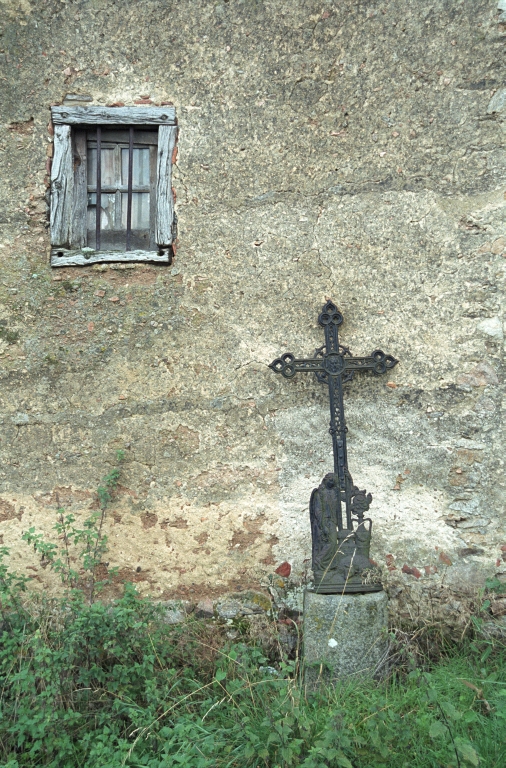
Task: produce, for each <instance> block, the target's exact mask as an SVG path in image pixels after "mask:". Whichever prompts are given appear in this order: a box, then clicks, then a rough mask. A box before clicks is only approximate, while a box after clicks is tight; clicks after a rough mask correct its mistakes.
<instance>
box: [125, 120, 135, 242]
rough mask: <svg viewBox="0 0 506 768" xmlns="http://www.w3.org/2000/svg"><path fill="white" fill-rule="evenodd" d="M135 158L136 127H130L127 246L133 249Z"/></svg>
mask: <svg viewBox="0 0 506 768" xmlns="http://www.w3.org/2000/svg"><path fill="white" fill-rule="evenodd" d="M133 159H134V129H133V128H132V127H130V129H129V132H128V195H127V223H126V248H125V250H127V251H131V250H132V186H133Z"/></svg>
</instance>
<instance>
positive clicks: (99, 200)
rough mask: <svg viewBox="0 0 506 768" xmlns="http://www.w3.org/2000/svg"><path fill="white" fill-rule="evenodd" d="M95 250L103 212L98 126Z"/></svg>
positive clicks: (97, 244)
mask: <svg viewBox="0 0 506 768" xmlns="http://www.w3.org/2000/svg"><path fill="white" fill-rule="evenodd" d="M96 200H97V202H96V224H95V250H96V251H99V250H100V216H101V213H102V129H101V127H100V126H97V193H96Z"/></svg>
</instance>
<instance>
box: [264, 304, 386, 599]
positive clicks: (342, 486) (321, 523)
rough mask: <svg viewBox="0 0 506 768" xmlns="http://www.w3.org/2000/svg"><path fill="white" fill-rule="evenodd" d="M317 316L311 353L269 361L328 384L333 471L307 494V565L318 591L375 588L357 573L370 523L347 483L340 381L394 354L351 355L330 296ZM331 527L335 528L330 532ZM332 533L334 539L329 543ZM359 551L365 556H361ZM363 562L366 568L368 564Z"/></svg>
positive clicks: (381, 366)
mask: <svg viewBox="0 0 506 768" xmlns="http://www.w3.org/2000/svg"><path fill="white" fill-rule="evenodd" d="M318 322H319V324H320V325H321V326H323V328H324V331H325V344H324V345H323V347H320V348H319V349H316V350H315V353H314V356H313V357H312V358H309V359H298V358H296V357H295V355H292V354H291V353H290V352H288V353H286V354H284V355H282V356H281V357H278V358H276V360H274V361H273V362H272V363H271V364H270V366H269V368H272V369H273V371H275V372H276V373H280V374H281V375H282V376H284V377H285V378H287V379H291V378H293V377H294V376H295V374H296V373H314V374H315V375H316V378H317V379H318V381H319V382H321V383H324V384H327V386H328V388H329V399H330V429H329V432H330V434H331V436H332V447H333V451H334V473H333V475H327V476H326V478H325V479H324V481H323V482H322V484H321V485H320V487H319V488H318V489H315V491H313V495H312V497H311V525H312V533H313V571H314V572H315V580H316V587H317V588H318V591H320V592H335V591H344V592H360V591H372V590H377V589H381V585H380V584H369V585H367V584H364V579H363V578H361V574H362V573H363V572H365V571H366V570H367V567H366V565H367V563H369V560H368V555H369V544H370V532H371V526H372V523H371V526H370V527H369V529H368V530H366V527H365V523H366V522H368V520H364V512H365V511H367V509H369V504H370V503H371V501H372V496H371V494H367V495H366V493H365V491H359V489H358V488H357V487H356V486H354V485H353V481H352V479H351V475H350V473H349V471H348V457H347V451H346V432H347V431H348V430H347V428H346V423H345V419H344V405H343V383H346V382H347V381H350V380H351V379H352V378H353V376H354V374H355V371H372V372H373V373H375V374H378V375H379V374H382V373H386V372H387V370H389V369H390V368H393V367H394V365H396V364H397V363H398V360H396V359H395V358H394V357H392V355H386V354H385V353H384V352H383V351H382V350H381V349H377V350H375V351H374V352H373V353H372V354H371V355H370V356H369V357H352V356H351V353H350V350H349V349H348V348H347V347H343V346H342V345H341V344H340V343H339V336H338V332H337V329H338V327H339V326H340V325H341V323H342V322H343V316H342V314H341V313H340V312H339V310H338V309H337V307H336V305H335V304H333V303H332V302H331V301H328V302H327V303H326V304H325V306H324V307H323V308H322V311H321V312H320V314H319V316H318ZM343 505H344V511H345V515H346V520H345V521H344V520H343ZM369 522H370V521H369ZM354 523H355V528H354V526H353V524H354ZM333 531H336V536H334V535H333ZM366 534H367V535H366ZM329 537H330V538H329ZM334 538H335V539H336V541H335V542H334V543H333V539H334ZM315 539H316V541H315ZM366 539H367V541H366ZM352 540H353V541H352ZM350 544H351V545H352V546H351V547H350ZM324 545H326V546H324ZM334 550H335V551H334ZM345 554H346V557H344V555H345ZM363 557H366V561H364V560H363ZM350 558H351V560H350ZM344 560H346V561H347V565H346V564H345V567H344V570H343V567H341V566H343V563H344ZM348 561H350V562H348ZM368 568H369V569H370V568H371V566H370V564H369V565H368ZM337 571H339V573H337ZM359 587H360V588H359Z"/></svg>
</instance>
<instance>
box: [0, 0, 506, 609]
mask: <svg viewBox="0 0 506 768" xmlns="http://www.w3.org/2000/svg"><path fill="white" fill-rule="evenodd" d="M0 7H1V9H2V14H1V15H2V16H3V20H2V24H3V33H2V37H1V38H0V60H1V65H2V73H1V83H2V98H3V105H2V110H1V126H0V130H1V136H0V164H1V179H2V181H1V182H0V198H1V203H0V219H1V224H2V233H1V236H0V259H1V268H2V274H1V280H0V378H1V391H0V398H1V412H0V421H1V424H2V429H1V442H0V455H1V463H0V533H1V535H2V537H3V543H4V544H5V545H7V546H9V547H10V549H11V555H12V562H13V564H14V566H15V567H16V568H18V569H22V568H23V567H24V568H26V569H28V573H30V574H31V575H32V577H33V582H34V584H35V585H36V586H37V585H38V586H39V587H42V586H43V585H46V584H48V583H50V581H51V576H50V574H49V573H48V569H44V568H42V566H41V563H40V562H39V561H38V560H37V559H36V558H35V556H34V554H33V553H32V552H30V550H29V549H28V548H27V546H26V544H25V543H24V542H22V541H21V540H20V536H21V534H22V532H23V531H26V530H27V529H28V528H29V527H30V526H32V525H34V526H36V527H37V528H38V529H40V530H44V531H46V533H47V535H52V534H50V531H51V527H52V525H53V523H54V517H55V508H56V500H57V494H59V498H60V503H61V504H62V505H63V506H65V508H66V509H67V510H68V511H73V512H74V513H75V514H77V515H78V517H81V516H85V515H86V514H87V513H88V510H89V509H90V507H92V506H93V504H94V502H95V495H94V493H95V489H96V487H97V484H98V482H99V480H100V478H101V477H102V476H103V475H104V474H105V472H107V471H108V470H109V469H110V467H111V466H112V465H113V463H114V455H115V451H116V450H117V449H120V448H124V449H125V452H126V461H125V467H124V474H123V478H122V485H121V488H120V493H119V495H118V497H117V499H116V501H115V504H114V507H113V511H112V513H111V515H110V516H109V521H108V529H107V532H108V535H109V541H110V551H109V554H108V557H109V561H110V564H111V565H114V566H118V568H119V572H120V575H121V576H122V577H123V578H130V579H134V580H135V581H136V583H137V584H138V586H139V588H140V589H141V590H142V591H144V592H148V593H151V594H154V595H156V596H164V597H171V596H177V595H179V596H182V597H184V596H189V597H191V596H192V595H193V596H195V597H198V596H199V595H218V594H220V593H224V592H226V591H227V590H236V589H238V588H244V589H245V588H249V587H254V588H256V587H258V585H259V583H260V584H262V583H265V584H266V583H267V581H266V577H267V576H268V574H269V573H272V572H273V571H274V569H275V568H276V567H277V565H279V564H280V563H281V562H282V561H288V562H289V563H290V564H291V566H292V572H291V579H292V583H293V584H294V585H296V584H297V583H298V582H300V580H301V579H302V578H303V575H304V574H305V573H306V572H307V569H308V564H309V561H308V558H309V557H310V529H309V520H308V500H309V496H310V492H311V490H312V488H313V487H315V486H316V485H318V483H319V481H320V479H321V477H322V476H323V475H324V474H325V473H326V472H327V471H329V470H330V469H331V466H332V465H331V450H330V438H329V436H328V433H327V428H328V414H327V407H328V406H327V399H326V391H325V388H323V387H321V385H319V384H317V382H316V381H314V380H313V379H311V378H309V377H308V376H302V375H299V376H298V377H296V378H295V379H294V380H292V381H286V380H284V379H281V377H277V376H275V375H274V374H273V373H272V371H271V370H269V369H268V368H267V364H268V363H269V362H270V361H271V360H272V359H273V358H274V357H276V356H277V355H278V354H279V353H280V352H282V351H288V350H291V351H294V352H296V353H297V354H299V355H307V354H309V353H311V352H312V351H313V349H314V348H315V347H317V346H320V345H321V344H322V333H321V329H319V328H318V326H317V325H316V317H317V313H318V311H319V308H320V306H321V305H322V303H323V302H324V301H325V300H326V299H327V298H332V299H333V301H335V302H336V304H337V305H338V306H339V308H340V310H341V311H342V313H343V315H344V319H345V320H344V325H343V326H342V332H341V340H342V343H343V344H345V345H346V346H349V347H350V348H351V350H352V351H353V353H354V354H369V353H370V352H371V351H372V350H373V349H376V348H378V347H380V348H383V349H384V350H385V351H387V352H389V353H391V354H393V355H395V356H396V357H398V358H399V359H400V361H401V362H400V363H399V365H398V366H397V367H396V368H395V370H394V371H393V372H392V373H391V375H390V377H389V378H388V380H387V378H386V377H382V378H374V377H373V376H371V375H363V376H357V377H356V378H355V381H353V382H352V383H351V384H350V385H347V387H346V400H345V406H346V409H347V419H348V425H349V462H350V471H351V473H352V475H353V478H354V481H355V483H356V484H357V485H359V486H360V487H361V488H364V487H365V488H367V490H368V491H371V492H372V493H373V496H374V501H373V505H372V507H371V514H372V516H373V518H374V540H373V552H372V556H373V557H374V559H375V560H376V561H377V563H378V564H379V565H381V566H382V567H383V568H384V572H385V576H386V579H387V581H388V583H389V584H390V588H391V594H392V595H395V596H397V597H396V600H397V603H396V605H398V608H399V611H400V612H401V613H402V611H403V610H407V609H406V608H405V606H406V605H408V604H411V605H417V606H420V605H423V598H424V595H427V594H428V593H429V592H430V590H432V592H433V591H434V590H437V589H439V588H440V587H441V585H442V584H444V585H445V586H448V585H452V584H453V585H454V586H455V589H460V588H462V587H463V586H466V585H468V586H469V587H473V588H474V587H476V586H481V585H482V584H483V580H484V578H485V576H486V575H488V576H491V575H494V574H496V573H497V574H499V575H501V574H502V575H503V577H504V576H506V563H504V562H503V560H504V559H505V558H506V552H505V550H506V546H505V545H506V533H505V531H504V512H503V505H504V495H503V494H504V466H503V459H504V450H503V444H504V436H503V435H502V434H501V431H500V429H501V426H500V412H501V381H502V368H501V365H502V358H501V354H502V349H503V338H504V327H503V315H502V302H503V293H502V291H503V285H504V282H503V280H504V266H505V260H504V257H505V255H506V251H505V249H506V239H505V230H504V221H505V191H504V189H505V186H504V181H505V176H504V154H503V149H502V147H503V139H504V126H505V122H504V120H505V113H506V91H505V90H504V88H503V86H502V80H501V77H502V75H503V74H504V73H503V72H502V71H501V70H502V69H503V62H504V58H503V50H502V47H501V45H502V40H503V39H504V38H503V36H504V31H505V26H504V23H501V11H500V10H498V9H497V4H496V3H493V2H489V0H472V1H471V0H463V2H453V1H452V2H449V1H448V0H434V1H433V2H431V3H424V2H419V3H406V2H402V1H401V0H393V1H391V2H387V1H385V2H378V1H376V0H371V2H367V3H366V2H358V1H357V0H343V1H342V2H339V3H332V2H327V0H318V2H316V0H307V1H306V2H303V1H302V0H300V2H293V1H292V2H285V1H284V0H265V1H263V2H262V1H261V0H244V2H239V0H230V1H229V2H203V1H202V0H191V1H190V0H184V1H183V0H179V1H178V0H173V1H172V2H171V1H169V0H156V2H154V0H153V1H148V0H141V1H140V2H137V3H130V2H126V0H114V2H113V1H112V0H81V1H80V2H57V0H48V1H47V2H44V0H38V1H37V2H35V0H22V2H14V0H1V6H0ZM67 94H89V95H90V96H91V97H92V99H93V102H92V103H96V104H115V103H118V102H121V103H124V104H126V105H129V104H134V103H137V102H139V101H140V102H146V103H149V102H151V103H154V104H160V103H161V102H173V103H174V105H175V106H176V109H177V113H178V118H179V125H180V136H179V145H178V146H179V157H178V161H177V165H176V168H175V174H174V176H175V178H174V185H175V189H176V192H177V212H178V216H179V242H178V248H177V254H176V259H175V261H174V263H173V265H172V266H170V267H166V266H149V265H138V266H133V267H132V266H131V267H130V268H128V269H126V268H123V267H121V266H112V267H102V266H95V267H93V268H77V267H76V268H67V269H62V270H59V271H57V270H51V268H50V267H49V256H48V249H49V239H48V231H47V226H46V197H45V196H46V184H47V173H48V168H49V163H50V157H51V151H52V144H51V130H50V126H48V122H49V116H50V112H49V108H50V105H51V104H61V103H62V102H63V100H64V98H65V97H66V95H67ZM278 581H281V582H282V580H278ZM281 586H282V587H283V586H284V585H283V582H282V583H281ZM285 586H286V585H285ZM403 596H404V597H405V600H403ZM410 601H411V603H410ZM459 605H460V604H459V603H458V601H456V603H455V605H453V607H451V606H450V608H449V610H450V611H452V610H453V611H455V612H458V611H459V610H460V609H459ZM403 606H404V609H403ZM427 610H428V609H427ZM408 613H409V611H408Z"/></svg>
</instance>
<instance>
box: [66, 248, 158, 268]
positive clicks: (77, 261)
mask: <svg viewBox="0 0 506 768" xmlns="http://www.w3.org/2000/svg"><path fill="white" fill-rule="evenodd" d="M59 254H62V255H59ZM111 261H112V262H118V263H125V262H128V263H131V262H133V261H143V262H146V261H148V262H156V263H158V264H172V248H167V249H166V250H164V251H162V252H159V251H92V252H90V251H82V250H77V251H70V250H65V249H64V248H52V249H51V266H52V267H71V266H72V267H75V266H83V267H85V266H86V265H88V264H97V263H100V262H111Z"/></svg>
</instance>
